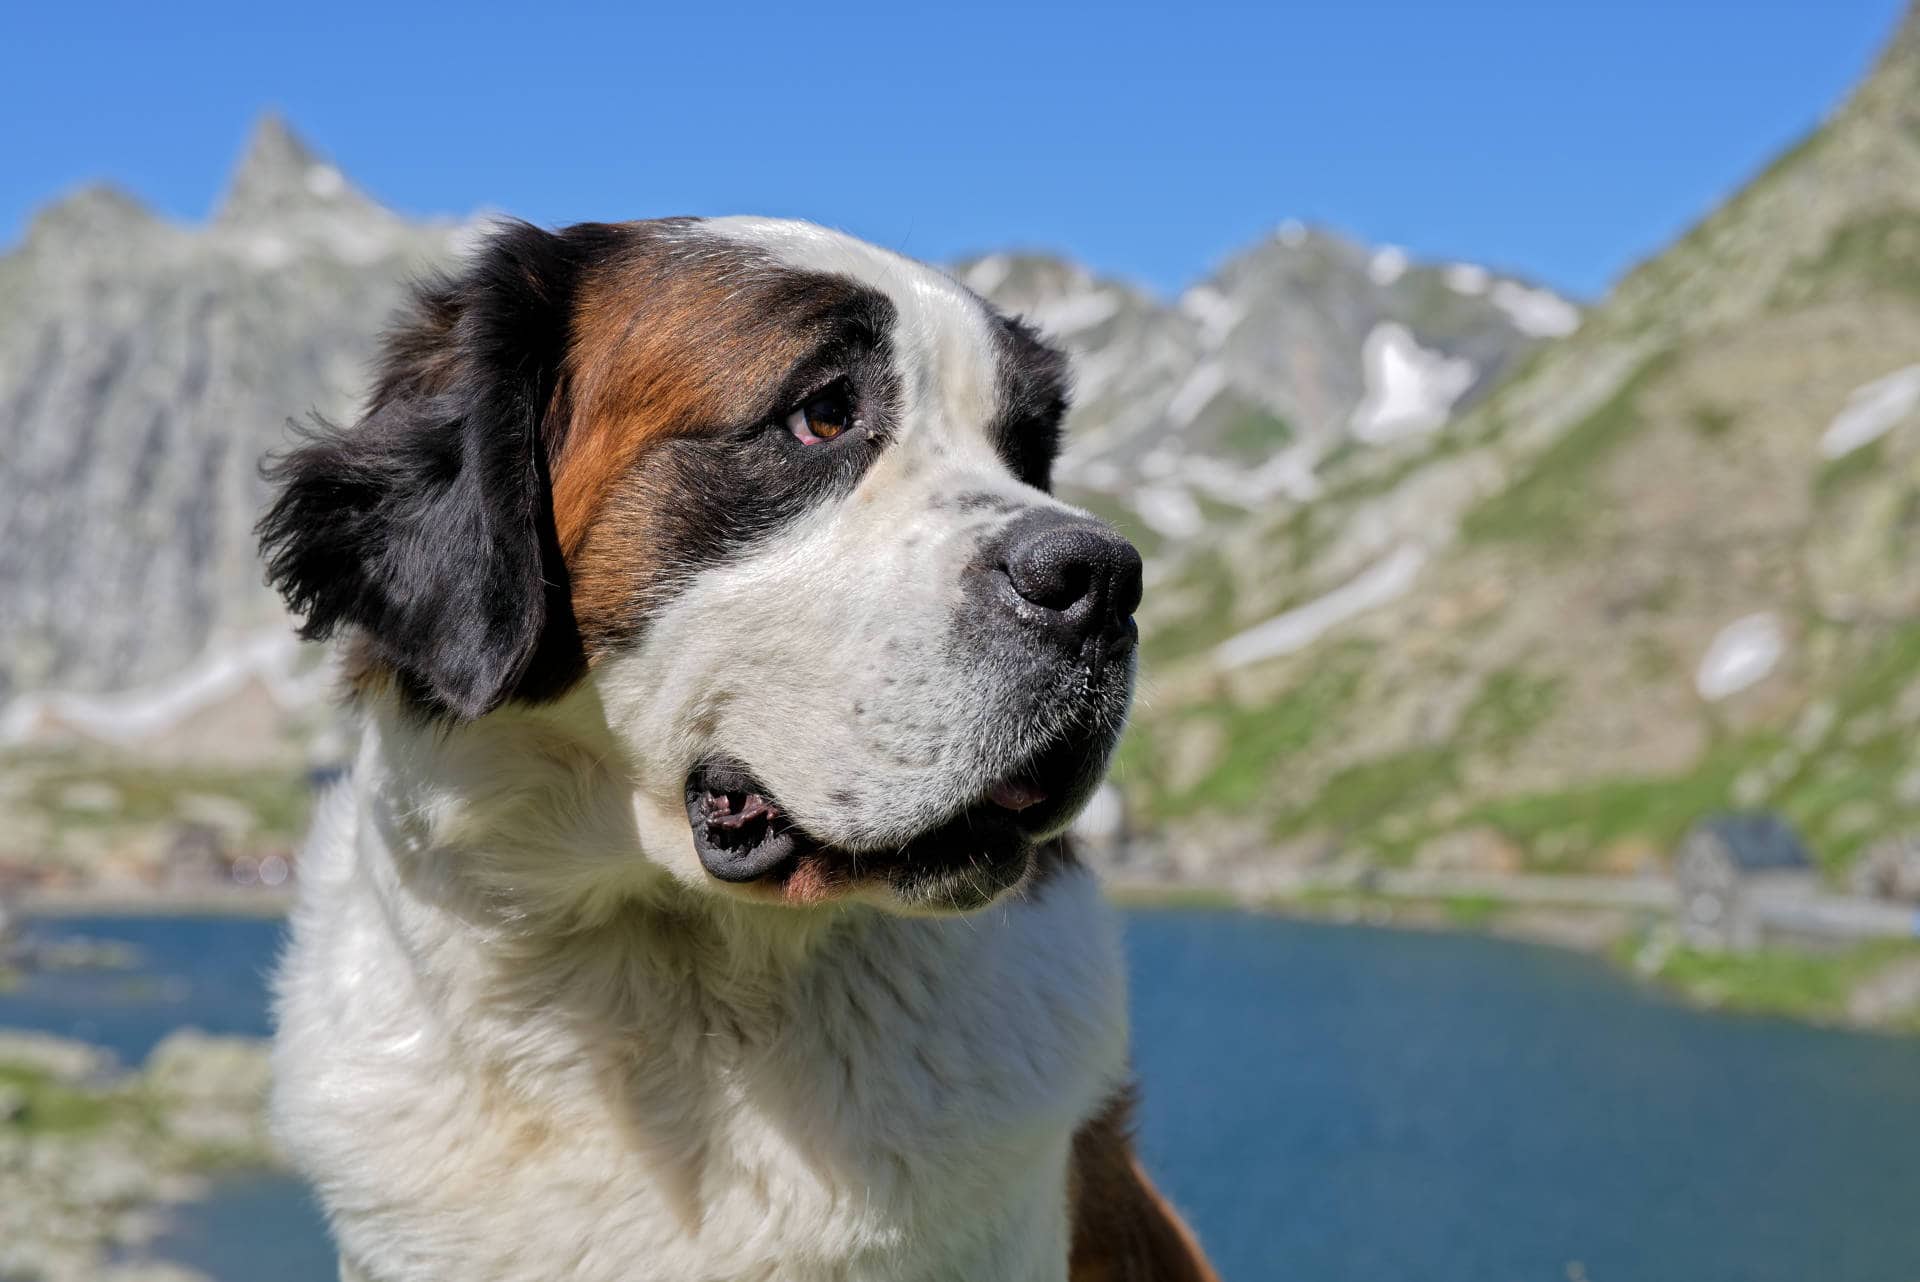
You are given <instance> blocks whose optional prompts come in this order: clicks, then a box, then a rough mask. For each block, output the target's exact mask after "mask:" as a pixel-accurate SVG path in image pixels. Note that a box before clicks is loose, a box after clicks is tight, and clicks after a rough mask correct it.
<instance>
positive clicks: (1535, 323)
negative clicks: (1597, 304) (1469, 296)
mask: <svg viewBox="0 0 1920 1282" xmlns="http://www.w3.org/2000/svg"><path fill="white" fill-rule="evenodd" d="M1488 297H1489V298H1490V299H1491V301H1492V303H1493V305H1494V306H1495V307H1498V308H1499V309H1500V310H1501V311H1503V312H1505V313H1506V314H1507V316H1508V318H1509V319H1511V320H1512V321H1513V323H1514V327H1515V328H1517V329H1518V330H1519V331H1520V332H1521V333H1523V334H1531V335H1533V336H1534V337H1535V338H1560V337H1562V336H1563V335H1566V334H1571V333H1573V331H1574V330H1576V329H1579V328H1580V309H1579V308H1577V307H1575V306H1574V305H1573V304H1572V303H1569V302H1568V301H1567V300H1566V299H1564V298H1562V297H1560V295H1558V294H1556V293H1554V292H1553V291H1552V290H1550V289H1529V288H1527V287H1526V286H1525V285H1521V284H1518V283H1516V282H1514V281H1510V280H1503V281H1500V282H1499V283H1498V284H1496V285H1494V287H1493V292H1492V293H1491V294H1490V295H1489V296H1488Z"/></svg>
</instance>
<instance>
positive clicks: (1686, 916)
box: [1673, 813, 1820, 952]
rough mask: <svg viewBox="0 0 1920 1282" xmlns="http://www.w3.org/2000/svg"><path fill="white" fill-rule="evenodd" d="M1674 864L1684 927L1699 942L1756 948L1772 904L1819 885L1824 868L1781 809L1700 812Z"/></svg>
mask: <svg viewBox="0 0 1920 1282" xmlns="http://www.w3.org/2000/svg"><path fill="white" fill-rule="evenodd" d="M1673 867H1674V877H1675V880H1676V881H1677V882H1678V883H1679V885H1678V889H1679V894H1680V934H1681V937H1682V938H1683V939H1684V940H1685V941H1686V942H1687V943H1688V944H1689V945H1691V946H1693V947H1695V948H1710V949H1717V950H1723V951H1727V950H1730V951H1735V952H1749V951H1751V950H1753V949H1755V948H1758V947H1759V946H1760V944H1761V942H1762V940H1763V938H1764V936H1765V927H1766V918H1767V913H1766V909H1767V907H1768V905H1769V904H1770V903H1779V902H1781V901H1784V900H1789V899H1793V898H1797V897H1801V896H1805V895H1810V894H1814V893H1816V892H1817V891H1818V890H1819V888H1820V873H1819V870H1818V869H1817V868H1816V867H1815V866H1814V863H1813V859H1812V857H1811V856H1810V855H1809V854H1808V853H1807V848H1806V845H1805V843H1803V842H1802V841H1801V840H1800V836H1799V834H1798V833H1796V832H1795V831H1794V830H1793V826H1792V825H1791V824H1789V823H1788V822H1787V821H1786V820H1785V819H1782V818H1781V817H1780V816H1779V815H1776V814H1769V813H1752V814H1724V815H1713V816H1711V817H1709V818H1706V819H1702V820H1701V821H1700V822H1698V823H1696V824H1694V826H1693V827H1692V828H1691V829H1689V830H1688V832H1687V835H1686V837H1685V838H1683V839H1682V840H1681V842H1680V849H1679V851H1678V853H1677V854H1676V855H1675V856H1674V861H1673Z"/></svg>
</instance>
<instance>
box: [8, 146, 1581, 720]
mask: <svg viewBox="0 0 1920 1282" xmlns="http://www.w3.org/2000/svg"><path fill="white" fill-rule="evenodd" d="M474 231H475V226H474V224H470V223H469V224H436V225H420V224H415V223H410V222H408V221H406V220H404V219H402V218H400V217H398V216H396V215H394V214H392V213H391V212H389V211H387V210H385V209H383V208H381V207H380V206H379V205H377V204H375V203H374V202H373V201H372V200H370V199H369V198H368V197H366V196H365V195H364V194H362V193H361V192H359V191H358V190H356V189H355V188H354V187H353V186H352V184H351V183H350V182H349V181H348V180H347V179H346V178H345V177H344V176H343V175H342V174H341V172H340V171H339V170H338V169H337V168H335V167H334V166H333V165H331V164H330V163H328V162H326V161H325V160H323V159H321V158H319V157H318V156H316V155H315V154H314V153H313V152H312V151H310V150H309V149H308V148H307V147H306V146H304V145H303V144H302V143H301V142H300V141H299V140H297V139H296V138H295V137H294V136H293V135H292V133H291V132H290V131H289V130H288V129H287V127H286V126H285V125H284V124H283V123H282V122H280V121H278V120H276V119H269V120H267V121H265V122H263V123H262V124H261V126H260V127H259V128H258V130H257V131H256V133H255V135H254V137H253V139H252V141H251V143H250V145H249V147H248V150H247V152H246V154H245V156H244V157H243V158H242V160H241V163H240V165H239V167H238V169H237V171H236V173H235V175H234V177H233V180H232V183H231V185H230V187H229V189H228V191H227V193H226V195H225V197H224V199H223V200H222V202H221V203H220V205H219V208H218V210H217V212H216V213H215V214H214V216H213V217H212V219H211V220H210V221H209V222H208V223H207V224H206V225H204V226H197V227H185V226H179V225H175V224H172V223H169V222H167V221H165V220H163V219H160V218H158V217H156V216H155V215H153V214H152V213H150V212H149V211H147V210H145V209H144V208H142V207H141V205H140V204H139V203H138V202H137V201H136V200H135V199H133V198H132V197H130V196H128V195H126V194H124V193H122V192H118V191H115V190H112V189H108V188H93V189H88V190H84V191H81V192H78V193H76V194H74V195H72V196H70V197H68V198H67V199H65V200H62V201H60V202H59V203H57V204H55V205H53V206H51V207H50V208H48V209H47V210H46V211H45V212H44V213H42V214H41V215H40V216H39V218H38V219H36V220H35V222H34V223H33V225H32V226H31V228H30V230H29V231H28V233H27V235H26V237H25V239H24V241H23V243H22V244H20V245H19V246H18V247H17V248H16V249H14V250H13V251H12V252H11V253H9V254H7V255H6V256H5V257H0V449H4V450H5V452H6V456H7V459H8V464H7V467H6V469H5V470H4V471H0V742H3V741H14V742H18V741H21V740H32V739H36V738H46V737H49V736H51V737H56V738H70V737H74V736H78V737H80V738H83V739H104V740H108V741H111V742H116V743H120V744H123V745H126V746H131V747H144V748H148V749H151V748H153V747H154V746H156V745H158V744H162V743H164V745H165V746H166V748H167V750H168V751H169V752H180V751H185V752H188V753H189V754H198V753H200V752H202V751H206V750H213V751H216V752H228V753H235V752H237V753H239V754H241V755H243V756H244V755H251V754H253V753H255V752H257V751H258V750H259V747H260V744H261V742H262V740H263V739H271V738H273V727H275V726H276V725H277V724H278V723H279V721H280V720H281V719H282V718H283V715H284V714H287V713H289V712H290V711H297V710H298V709H299V708H301V707H305V706H308V705H310V704H312V703H313V702H314V701H315V700H316V699H317V698H318V696H319V695H320V694H321V693H322V692H323V691H324V688H325V681H324V673H316V672H315V664H316V660H315V656H313V655H311V654H307V653H305V652H303V651H302V649H301V648H300V647H299V646H297V645H295V644H294V643H293V642H292V641H291V639H290V637H289V634H288V631H287V629H286V627H285V622H284V619H283V617H282V616H281V614H280V611H279V607H278V605H277V603H276V602H275V600H274V599H273V598H272V596H271V595H270V594H269V593H268V592H266V591H265V589H264V588H262V587H261V585H260V574H259V571H258V568H257V565H256V563H255V556H254V541H253V537H252V533H251V527H252V523H253V520H254V516H255V514H256V512H257V511H258V510H259V508H260V506H261V504H262V501H263V499H264V489H263V486H262V483H261V481H260V480H259V477H258V474H257V471H256V466H257V463H258V460H259V459H260V457H261V455H262V454H263V453H264V452H265V451H266V450H268V449H270V448H272V447H273V446H275V445H276V444H278V443H280V442H281V441H282V440H283V439H284V432H285V425H286V423H287V421H288V420H289V419H290V418H299V417H301V416H303V415H305V414H306V413H308V412H310V411H314V410H317V411H319V412H320V413H322V414H325V415H327V416H329V417H341V416H350V415H351V413H352V410H353V407H354V405H355V403H356V401H357V399H358V397H359V395H360V392H361V388H362V385H363V380H364V376H365V372H366V362H367V360H368V357H369V355H370V351H371V343H372V338H373V336H374V334H375V332H376V331H377V329H378V328H379V326H380V324H381V323H382V321H383V320H384V319H385V318H386V316H387V315H388V314H389V313H390V312H391V311H392V310H393V308H394V307H395V305H396V304H397V302H398V300H399V296H400V289H401V286H402V282H403V281H404V280H405V279H406V278H407V277H408V276H409V275H410V274H413V273H417V272H419V271H420V270H421V269H423V268H427V267H432V266H436V265H441V264H444V263H446V262H448V261H450V260H451V259H452V258H453V257H454V255H456V254H457V252H458V250H459V248H460V247H461V245H462V244H463V243H465V242H466V241H467V239H468V238H469V237H471V236H472V235H473V234H474ZM955 271H956V274H957V275H959V276H960V277H961V279H963V280H965V281H966V282H967V283H968V284H970V285H971V286H972V287H973V288H975V289H977V290H979V291H980V292H981V293H983V294H986V295H988V296H990V297H992V298H994V299H995V300H996V301H998V302H999V303H1001V304H1002V305H1004V306H1006V307H1008V308H1010V309H1012V310H1014V311H1016V312H1020V313H1023V314H1025V315H1027V316H1029V317H1030V318H1031V319H1033V320H1034V321H1035V322H1036V323H1038V324H1039V325H1040V326H1041V327H1042V328H1044V329H1046V330H1047V331H1049V332H1050V333H1052V334H1054V335H1056V336H1058V337H1060V338H1061V339H1062V340H1063V341H1065V342H1066V343H1067V344H1068V345H1069V346H1070V347H1071V348H1072V350H1073V352H1074V355H1075V357H1076V358H1077V365H1078V378H1079V385H1080V398H1079V404H1078V407H1077V409H1076V411H1075V415H1074V421H1073V424H1072V428H1073V436H1072V440H1073V445H1072V449H1071V452H1070V453H1069V456H1068V458H1067V459H1066V461H1065V463H1064V466H1063V469H1062V475H1063V480H1064V483H1065V484H1066V486H1067V488H1068V489H1069V491H1070V492H1071V493H1072V494H1073V495H1075V496H1076V497H1077V498H1079V499H1081V500H1082V501H1084V502H1086V503H1087V504H1088V505H1089V506H1092V507H1095V508H1097V509H1099V510H1101V511H1103V512H1106V513H1109V514H1111V515H1113V516H1115V517H1116V518H1117V519H1120V520H1122V521H1123V522H1125V523H1127V524H1128V525H1129V526H1131V527H1132V528H1134V529H1136V530H1137V531H1138V532H1139V534H1140V537H1141V538H1142V540H1143V542H1146V543H1148V544H1150V546H1151V549H1152V550H1154V551H1155V552H1156V554H1158V555H1160V556H1161V557H1162V559H1164V558H1166V557H1170V556H1172V555H1174V554H1175V552H1177V550H1178V549H1180V548H1183V547H1186V546H1189V545H1200V544H1203V543H1205V541H1206V539H1207V537H1208V536H1209V535H1210V534H1211V533H1212V532H1214V531H1217V530H1221V529H1225V528H1229V527H1231V526H1234V525H1236V524H1238V523H1240V522H1243V521H1245V520H1246V519H1248V518H1249V517H1252V516H1256V515H1258V514H1261V513H1266V512H1268V511H1270V510H1272V508H1273V507H1274V505H1275V504H1276V503H1277V504H1283V505H1288V506H1291V505H1295V504H1299V503H1302V502H1305V501H1306V500H1308V499H1310V498H1311V497H1312V496H1313V495H1314V494H1315V493H1316V492H1317V491H1318V489H1319V488H1320V485H1321V480H1320V474H1321V471H1322V470H1323V469H1324V468H1325V467H1326V466H1328V465H1329V464H1330V463H1333V462H1337V461H1339V460H1341V459H1343V458H1347V457H1349V456H1355V455H1363V454H1367V453H1370V452H1372V451H1374V450H1377V449H1382V448H1386V447H1388V446H1393V447H1395V448H1404V447H1405V446H1406V444H1407V443H1408V442H1418V441H1423V440H1429V439H1432V438H1433V437H1434V435H1435V434H1436V433H1438V432H1440V431H1442V429H1443V428H1444V427H1445V426H1446V424H1447V423H1449V422H1450V421H1452V418H1453V416H1454V415H1455V414H1456V413H1457V412H1458V411H1460V410H1462V409H1464V408H1465V407H1468V406H1470V405H1473V404H1475V403H1477V402H1478V401H1480V400H1481V399H1482V398H1483V397H1484V396H1485V394H1486V393H1487V391H1488V390H1489V389H1490V388H1491V387H1492V386H1493V385H1494V383H1495V382H1496V381H1497V380H1498V379H1499V377H1500V376H1501V375H1502V374H1503V373H1504V372H1505V371H1506V370H1507V369H1508V368H1510V367H1511V366H1512V365H1513V364H1514V363H1515V362H1516V361H1517V360H1519V359H1520V358H1521V357H1522V356H1523V355H1524V354H1525V353H1526V352H1527V351H1529V350H1531V349H1532V348H1533V347H1535V346H1537V345H1538V343H1539V341H1540V340H1541V339H1542V338H1544V337H1549V336H1552V335H1556V334H1560V333H1563V332H1565V331H1568V330H1570V329H1571V328H1573V327H1574V326H1575V325H1576V324H1577V323H1578V313H1577V312H1576V311H1575V309H1574V308H1573V307H1572V306H1571V305H1570V304H1568V303H1566V302H1565V301H1564V300H1561V299H1559V298H1558V297H1556V296H1554V295H1552V294H1551V293H1549V292H1547V291H1545V290H1541V289H1538V288H1535V287H1532V286H1529V285H1527V284H1525V283H1523V282H1520V281H1515V280H1510V279H1507V278H1504V277H1498V276H1495V275H1493V274H1491V273H1489V272H1488V271H1486V270H1485V269H1483V268H1480V267H1477V266H1472V265H1466V264H1451V265H1440V266H1429V265H1418V264H1413V263H1410V262H1409V261H1408V259H1407V256H1406V255H1405V254H1404V253H1402V252H1401V251H1399V250H1396V249H1392V248H1382V249H1369V248H1366V247H1363V246H1360V245H1357V244H1354V243H1352V242H1350V241H1346V240H1343V239H1341V238H1339V237H1337V236H1334V235H1332V234H1330V233H1327V232H1323V231H1316V230H1309V229H1307V228H1304V227H1300V226H1298V225H1294V224H1288V225H1284V226H1282V227H1281V228H1280V229H1279V231H1278V232H1277V233H1276V234H1275V235H1274V236H1273V237H1272V238H1271V239H1270V240H1268V241H1267V242H1265V243H1263V244H1261V245H1257V246H1254V247H1252V248H1250V249H1248V250H1247V251H1245V252H1244V253H1242V254H1240V255H1238V256H1236V257H1235V258H1233V259H1232V260H1231V261H1229V262H1227V263H1226V264H1224V265H1223V266H1222V267H1221V269H1220V270H1219V271H1218V272H1217V273H1215V274H1214V275H1213V276H1212V277H1211V278H1210V279H1208V280H1206V281H1205V282H1203V283H1201V284H1198V285H1196V286H1194V287H1193V288H1192V289H1190V290H1188V291H1187V292H1186V293H1185V294H1183V295H1182V296H1181V297H1180V298H1178V299H1177V300H1172V301H1167V300H1163V299H1160V298H1156V297H1155V296H1153V295H1152V294H1150V293H1148V292H1147V291H1144V290H1142V289H1139V288H1136V287H1134V286H1131V285H1128V284H1126V283H1124V282H1120V281H1114V280H1107V279H1102V278H1098V277H1096V276H1094V275H1093V274H1092V273H1090V272H1089V271H1087V270H1086V269H1084V268H1082V267H1080V266H1078V265H1076V264H1074V263H1072V262H1070V261H1067V260H1065V259H1062V258H1058V257H1052V256H1045V255H1038V254H1019V255H1014V254H994V255H989V256H987V257H983V258H977V259H974V260H971V261H969V262H966V263H962V264H959V265H958V266H957V267H956V268H955Z"/></svg>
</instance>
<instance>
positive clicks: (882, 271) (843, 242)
mask: <svg viewBox="0 0 1920 1282" xmlns="http://www.w3.org/2000/svg"><path fill="white" fill-rule="evenodd" d="M699 226H700V228H701V230H703V231H709V232H712V233H714V234H717V235H720V236H724V237H727V238H729V239H733V240H738V241H742V242H744V243H747V244H751V245H754V246H756V247H758V248H760V249H762V250H765V251H766V252H767V253H769V254H771V255H772V256H773V257H774V258H775V259H777V260H778V261H779V262H781V263H783V264H785V265H787V266H789V267H794V268H797V269H799V270H801V271H812V272H829V273H832V274H834V275H838V276H845V277H848V278H849V279H852V280H856V281H858V282H860V283H861V284H862V285H866V286H868V287H869V288H872V289H874V290H877V291H878V292H880V293H882V294H884V295H886V296H887V298H888V299H889V300H891V301H892V303H893V306H894V309H895V311H896V312H897V313H898V319H897V321H896V324H895V329H894V334H893V341H894V349H895V355H894V363H895V366H896V367H897V368H898V369H899V371H900V375H901V381H902V385H903V387H904V389H905V392H906V398H907V404H906V406H905V407H904V408H905V413H904V414H903V415H902V416H901V418H902V422H901V424H900V431H901V433H902V435H903V437H904V436H908V435H911V434H913V433H915V432H918V431H922V430H924V429H926V428H927V427H929V426H933V425H935V424H941V425H943V426H944V427H945V428H946V430H947V433H948V434H949V436H956V437H958V436H964V437H970V438H973V439H977V440H978V441H980V442H981V443H983V444H985V443H987V442H986V438H985V435H984V433H983V432H982V431H981V430H980V429H982V428H983V427H984V426H985V424H987V423H988V422H989V421H991V420H992V418H993V417H994V415H995V413H996V412H997V410H998V408H999V397H1000V381H999V357H998V350H999V344H998V343H997V342H996V340H995V335H994V332H993V329H992V328H991V322H990V321H989V320H988V317H987V313H986V310H985V309H984V308H983V307H982V306H981V304H980V300H979V299H978V298H976V297H974V295H973V294H971V293H969V292H968V291H967V290H966V289H965V288H963V287H962V286H960V285H959V284H957V283H956V282H955V281H954V280H953V279H952V278H951V277H949V276H947V275H946V274H945V273H943V272H938V271H935V270H934V269H933V268H931V267H928V266H927V265H926V264H924V263H919V262H915V261H914V260H913V259H911V258H907V257H905V256H903V255H900V254H896V253H894V252H892V251H891V250H886V249H882V248H880V247H879V246H878V245H871V244H868V243H867V242H866V241H863V240H859V239H857V238H855V237H853V236H849V235H847V234H846V233H844V232H837V231H833V230H831V229H829V228H826V227H820V226H817V225H816V224H813V223H807V222H799V221H793V220H788V219H780V218H751V217H734V218H710V219H707V220H705V221H704V222H702V223H700V224H699ZM967 429H972V430H967Z"/></svg>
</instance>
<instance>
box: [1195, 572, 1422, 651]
mask: <svg viewBox="0 0 1920 1282" xmlns="http://www.w3.org/2000/svg"><path fill="white" fill-rule="evenodd" d="M1427 556H1428V553H1427V550H1426V549H1425V548H1423V547H1420V546H1419V545H1417V544H1412V543H1404V544H1402V545H1400V546H1399V547H1398V548H1395V549H1394V550H1393V551H1392V552H1390V553H1388V554H1387V555H1386V556H1385V557H1383V558H1381V559H1380V560H1379V561H1376V562H1375V563H1374V564H1373V565H1371V566H1369V567H1368V568H1367V569H1365V570H1363V571H1362V572H1361V573H1360V574H1359V575H1358V576H1356V577H1355V578H1353V579H1352V580H1350V581H1348V582H1347V583H1344V584H1342V585H1341V586H1339V587H1337V588H1335V589H1334V590H1333V591H1331V592H1329V593H1327V594H1326V595H1325V596H1321V597H1316V598H1315V599H1314V600H1312V601H1309V602H1307V603H1306V604H1305V605H1302V606H1298V607H1296V608H1294V609H1291V610H1288V611H1286V612H1285V613H1284V614H1279V615H1275V616H1274V617H1273V618H1271V619H1268V620H1267V621H1266V622H1265V623H1260V624H1256V625H1254V626H1253V627H1251V628H1248V629H1247V630H1246V631H1245V632H1242V633H1240V634H1238V635H1237V636H1232V637H1229V638H1227V639H1226V640H1225V641H1222V642H1221V643H1220V644H1219V645H1218V646H1216V647H1215V648H1214V652H1213V654H1214V658H1215V659H1216V660H1218V662H1219V663H1220V665H1221V666H1222V667H1226V668H1240V667H1245V666H1246V665H1247V664H1250V663H1259V662H1260V661H1262V660H1264V659H1272V658H1277V657H1279V656H1280V655H1283V654H1292V653H1294V652H1295V651H1297V650H1302V649H1305V648H1306V647H1307V646H1309V645H1312V644H1313V643H1314V642H1315V641H1318V640H1319V639H1320V638H1321V637H1322V636H1325V635H1326V634H1327V632H1329V631H1331V630H1332V629H1333V628H1335V627H1338V626H1339V625H1340V624H1342V623H1345V622H1346V621H1347V620H1349V619H1352V618H1355V617H1357V616H1359V615H1362V614H1365V613H1366V612H1367V611H1369V610H1376V609H1379V608H1380V607H1381V606H1383V605H1386V604H1387V603H1388V602H1390V601H1392V600H1394V599H1395V598H1396V597H1399V596H1401V595H1403V594H1404V593H1405V592H1406V591H1407V590H1408V589H1409V588H1411V587H1412V586H1413V583H1414V580H1415V579H1417V578H1419V577H1420V571H1421V570H1422V569H1423V568H1425V566H1426V564H1427Z"/></svg>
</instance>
